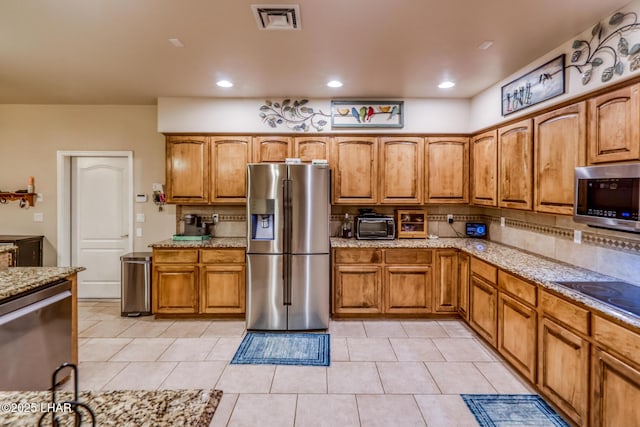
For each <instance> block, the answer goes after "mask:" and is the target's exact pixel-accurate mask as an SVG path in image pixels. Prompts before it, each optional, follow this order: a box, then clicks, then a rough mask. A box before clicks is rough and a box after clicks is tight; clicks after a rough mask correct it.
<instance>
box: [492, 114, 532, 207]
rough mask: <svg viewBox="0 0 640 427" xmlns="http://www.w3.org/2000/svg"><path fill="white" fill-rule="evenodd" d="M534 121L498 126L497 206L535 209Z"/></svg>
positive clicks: (528, 120)
mask: <svg viewBox="0 0 640 427" xmlns="http://www.w3.org/2000/svg"><path fill="white" fill-rule="evenodd" d="M531 130H532V120H531V119H527V120H522V121H520V122H518V123H514V124H512V125H509V126H504V127H501V128H499V129H498V206H499V207H501V208H513V209H525V210H531V209H532V208H533V135H532V132H531Z"/></svg>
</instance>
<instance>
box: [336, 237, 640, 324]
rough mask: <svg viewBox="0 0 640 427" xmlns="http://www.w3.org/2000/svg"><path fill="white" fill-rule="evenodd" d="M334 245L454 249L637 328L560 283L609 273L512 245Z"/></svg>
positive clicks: (340, 242) (638, 320) (632, 319)
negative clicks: (601, 272) (533, 252)
mask: <svg viewBox="0 0 640 427" xmlns="http://www.w3.org/2000/svg"><path fill="white" fill-rule="evenodd" d="M331 247H333V248H434V249H437V248H455V249H460V250H461V251H463V252H466V253H468V254H470V255H473V256H475V257H476V258H479V259H481V260H483V261H486V262H489V263H491V264H493V265H495V266H497V267H499V268H500V269H502V270H504V271H507V272H509V273H513V274H516V275H518V276H520V277H522V278H524V279H527V280H529V281H531V282H534V283H536V284H538V285H540V286H541V287H543V288H545V289H549V290H552V291H555V292H557V293H559V294H561V295H564V296H566V297H568V298H569V299H572V300H574V301H577V302H580V303H582V304H584V305H586V306H587V307H589V308H592V309H594V310H596V311H599V312H601V313H604V314H607V315H609V316H611V317H613V318H615V319H618V320H620V321H621V322H624V323H625V324H627V325H629V326H632V327H635V328H640V317H638V316H635V315H633V314H631V313H628V312H626V311H622V310H618V309H616V308H614V307H612V306H610V305H607V304H604V303H602V302H600V301H598V300H597V299H595V298H591V297H589V296H587V295H585V294H583V293H580V292H578V291H575V290H573V289H570V288H568V287H566V286H563V285H560V284H558V283H556V282H564V281H603V282H604V281H617V280H619V279H616V278H614V277H611V276H607V275H604V274H600V273H597V272H595V271H591V270H587V269H585V268H581V267H576V266H574V265H570V264H566V263H563V262H560V261H555V260H553V259H550V258H546V257H544V256H542V255H537V254H532V253H528V252H525V251H523V250H520V249H515V248H511V247H509V246H506V245H503V244H501V243H494V242H490V241H487V240H479V239H469V238H442V239H400V240H356V239H343V238H337V237H332V238H331Z"/></svg>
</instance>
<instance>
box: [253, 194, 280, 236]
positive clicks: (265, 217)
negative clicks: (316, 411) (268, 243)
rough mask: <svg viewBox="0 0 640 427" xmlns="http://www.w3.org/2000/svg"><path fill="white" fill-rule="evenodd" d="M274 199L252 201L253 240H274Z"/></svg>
mask: <svg viewBox="0 0 640 427" xmlns="http://www.w3.org/2000/svg"><path fill="white" fill-rule="evenodd" d="M274 206H275V200H273V199H255V200H252V201H251V205H250V208H251V239H253V240H273V239H274V237H275V233H274V224H273V219H274Z"/></svg>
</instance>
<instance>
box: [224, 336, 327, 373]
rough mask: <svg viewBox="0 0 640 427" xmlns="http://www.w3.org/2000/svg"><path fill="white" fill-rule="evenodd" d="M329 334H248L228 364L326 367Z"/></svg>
mask: <svg viewBox="0 0 640 427" xmlns="http://www.w3.org/2000/svg"><path fill="white" fill-rule="evenodd" d="M329 354H330V353H329V334H301V333H296V334H289V333H258V332H249V333H247V335H246V336H245V337H244V339H243V340H242V343H240V347H239V348H238V351H236V354H235V356H233V359H232V360H231V364H249V365H303V366H329V364H330V356H329Z"/></svg>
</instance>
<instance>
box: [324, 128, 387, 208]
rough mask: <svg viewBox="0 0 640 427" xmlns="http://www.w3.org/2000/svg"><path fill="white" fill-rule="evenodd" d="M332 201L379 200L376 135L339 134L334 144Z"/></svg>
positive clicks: (332, 152)
mask: <svg viewBox="0 0 640 427" xmlns="http://www.w3.org/2000/svg"><path fill="white" fill-rule="evenodd" d="M331 145H332V146H331V161H332V169H333V173H334V175H333V202H334V203H343V204H355V205H357V204H375V203H377V202H378V146H377V138H370V137H339V138H334V139H333V140H332V144H331Z"/></svg>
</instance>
